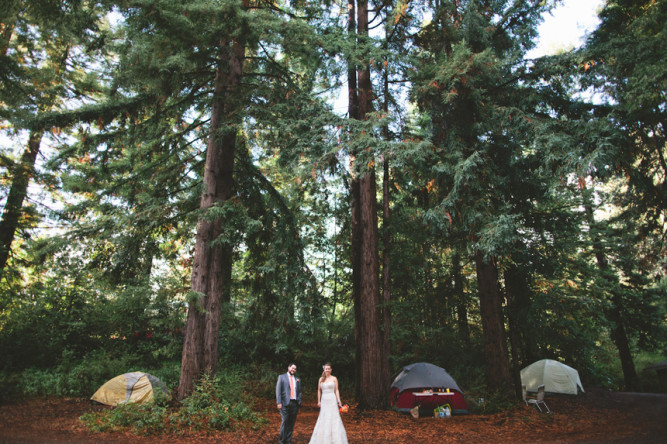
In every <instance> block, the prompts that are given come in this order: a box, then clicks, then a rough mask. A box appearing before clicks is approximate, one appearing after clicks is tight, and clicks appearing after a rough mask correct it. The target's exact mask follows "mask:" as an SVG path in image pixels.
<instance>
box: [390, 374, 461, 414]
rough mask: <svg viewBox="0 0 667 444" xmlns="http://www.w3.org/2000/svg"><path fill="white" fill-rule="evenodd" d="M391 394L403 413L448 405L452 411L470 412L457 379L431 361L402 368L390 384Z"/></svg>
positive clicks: (394, 405)
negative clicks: (414, 409)
mask: <svg viewBox="0 0 667 444" xmlns="http://www.w3.org/2000/svg"><path fill="white" fill-rule="evenodd" d="M389 396H390V400H391V406H392V407H394V408H395V409H397V410H398V411H400V412H406V413H407V412H409V411H410V410H411V409H412V408H414V407H419V408H420V409H425V410H426V409H433V408H435V407H438V406H441V405H445V404H449V406H450V407H451V409H452V413H459V414H460V413H468V404H466V401H465V399H464V398H463V393H462V392H461V389H460V388H459V386H458V384H457V383H456V381H455V380H454V378H452V377H451V376H449V373H447V372H446V371H445V369H444V368H442V367H438V366H437V365H434V364H430V363H428V362H418V363H416V364H410V365H406V366H405V367H403V370H401V372H400V373H399V374H398V375H397V376H396V378H394V382H393V383H392V384H391V391H390V394H389Z"/></svg>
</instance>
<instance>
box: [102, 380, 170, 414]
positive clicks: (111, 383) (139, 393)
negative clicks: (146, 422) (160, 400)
mask: <svg viewBox="0 0 667 444" xmlns="http://www.w3.org/2000/svg"><path fill="white" fill-rule="evenodd" d="M156 390H159V391H161V392H162V393H163V394H164V396H166V397H167V398H169V397H170V395H169V390H167V386H166V385H164V383H163V382H162V381H160V380H159V379H158V378H156V377H155V376H153V375H151V374H148V373H143V372H131V373H125V374H122V375H118V376H116V377H115V378H112V379H110V380H108V381H107V382H105V383H104V384H103V385H102V386H101V387H100V388H99V389H98V390H97V391H96V392H95V394H94V395H93V396H92V397H91V398H90V399H91V400H93V401H96V402H99V403H100V404H106V405H113V406H115V405H118V404H126V403H133V402H138V403H143V402H152V401H153V399H154V398H155V395H154V392H155V391H156Z"/></svg>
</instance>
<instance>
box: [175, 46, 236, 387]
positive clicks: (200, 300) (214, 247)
mask: <svg viewBox="0 0 667 444" xmlns="http://www.w3.org/2000/svg"><path fill="white" fill-rule="evenodd" d="M221 47H222V48H223V49H222V50H221V54H220V57H219V59H218V66H217V69H216V76H215V89H214V93H213V106H212V110H211V126H210V130H209V140H208V146H207V151H206V165H205V168H204V184H203V190H202V196H201V201H200V208H201V210H203V211H206V210H207V209H209V208H211V207H212V206H214V205H217V204H219V203H221V202H224V201H226V200H228V199H229V198H231V197H232V193H233V172H234V155H235V151H236V131H235V130H234V129H233V127H232V128H229V127H228V126H227V125H229V122H228V121H227V122H224V123H223V119H228V118H229V116H232V115H233V114H234V112H235V106H236V105H235V103H234V100H233V98H232V95H233V94H234V92H235V91H236V90H237V89H238V88H239V87H240V84H241V78H242V76H243V60H244V57H245V44H244V43H243V42H242V41H239V40H235V41H233V42H231V44H228V43H226V42H223V43H222V44H221ZM221 232H222V230H221V221H220V220H209V219H201V220H200V221H199V223H198V224H197V240H196V244H195V254H194V259H193V267H192V292H193V295H194V296H193V298H192V299H191V300H190V301H189V309H188V318H187V324H186V330H185V342H184V344H183V354H182V358H181V375H180V381H179V386H178V399H179V400H181V399H184V398H185V397H187V396H188V395H189V394H190V393H191V392H192V390H193V388H194V384H195V382H196V381H197V379H198V378H199V377H200V376H201V375H202V374H203V373H211V374H212V373H215V370H216V364H217V360H218V336H219V329H220V309H221V306H222V298H223V294H225V284H226V283H227V282H228V280H229V267H231V250H230V249H229V248H228V247H226V246H223V245H220V243H214V241H215V240H216V239H217V238H218V236H219V235H220V234H221Z"/></svg>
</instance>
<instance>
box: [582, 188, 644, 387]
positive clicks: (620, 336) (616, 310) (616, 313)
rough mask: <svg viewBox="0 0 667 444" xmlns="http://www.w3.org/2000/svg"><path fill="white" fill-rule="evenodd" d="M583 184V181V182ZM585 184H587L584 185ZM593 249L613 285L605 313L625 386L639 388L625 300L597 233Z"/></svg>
mask: <svg viewBox="0 0 667 444" xmlns="http://www.w3.org/2000/svg"><path fill="white" fill-rule="evenodd" d="M581 183H582V184H583V182H581ZM583 186H585V185H583ZM582 194H583V198H584V208H585V211H586V218H587V219H588V223H589V225H590V227H591V228H590V231H591V232H593V233H594V231H595V230H594V227H595V225H596V222H595V214H594V213H593V205H592V203H591V197H590V191H588V190H586V189H582ZM592 242H593V251H594V252H595V259H596V261H597V263H598V267H599V268H600V271H601V272H602V275H603V276H604V277H605V279H607V280H609V282H610V284H611V286H612V287H613V288H612V290H611V307H610V308H609V309H607V310H606V312H605V314H606V315H607V318H608V319H609V320H610V321H611V324H612V326H611V338H612V340H613V341H614V344H615V345H616V349H617V350H618V357H619V359H620V360H621V369H622V370H623V380H624V382H625V388H626V389H627V390H637V388H638V385H639V377H638V376H637V371H636V369H635V363H634V361H633V359H632V352H631V351H630V344H629V342H628V335H627V333H626V331H625V325H624V324H623V315H622V313H623V301H622V300H621V296H620V294H619V292H618V282H616V280H615V279H613V278H610V277H609V273H610V272H611V270H610V269H609V262H608V261H607V257H606V255H605V253H604V248H603V246H602V242H601V240H600V237H599V236H598V234H597V233H594V234H593V239H592Z"/></svg>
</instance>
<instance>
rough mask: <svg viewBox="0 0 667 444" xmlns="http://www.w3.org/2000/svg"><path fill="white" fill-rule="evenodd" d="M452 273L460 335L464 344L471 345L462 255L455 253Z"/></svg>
mask: <svg viewBox="0 0 667 444" xmlns="http://www.w3.org/2000/svg"><path fill="white" fill-rule="evenodd" d="M452 273H453V275H454V295H455V297H456V321H457V324H458V327H459V337H460V338H461V341H463V345H464V346H466V347H467V346H469V345H470V325H469V323H468V304H467V301H466V297H465V292H464V291H463V274H462V271H461V255H460V254H459V253H455V254H454V258H453V260H452Z"/></svg>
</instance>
